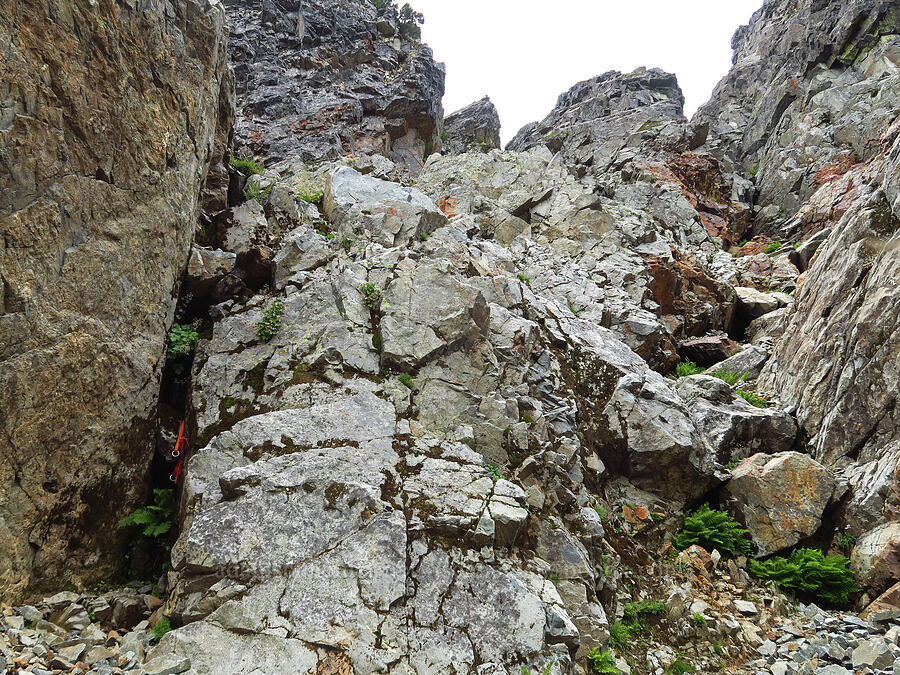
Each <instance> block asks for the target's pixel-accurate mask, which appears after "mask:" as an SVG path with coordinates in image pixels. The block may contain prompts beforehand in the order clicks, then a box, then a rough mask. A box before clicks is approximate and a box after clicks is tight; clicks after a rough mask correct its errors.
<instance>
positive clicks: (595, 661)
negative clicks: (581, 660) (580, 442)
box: [587, 647, 620, 675]
mask: <svg viewBox="0 0 900 675" xmlns="http://www.w3.org/2000/svg"><path fill="white" fill-rule="evenodd" d="M587 660H588V663H589V664H590V666H591V672H592V673H593V674H594V675H616V673H619V672H620V671H619V669H618V668H616V657H615V656H613V653H612V652H611V651H610V650H608V649H607V650H605V651H600V650H599V649H598V648H597V647H594V648H593V649H592V650H591V652H590V653H589V654H588V655H587Z"/></svg>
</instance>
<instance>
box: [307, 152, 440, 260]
mask: <svg viewBox="0 0 900 675" xmlns="http://www.w3.org/2000/svg"><path fill="white" fill-rule="evenodd" d="M323 206H324V209H325V214H326V215H327V216H328V219H329V221H330V222H331V224H332V226H333V227H335V228H336V229H337V231H338V232H340V233H341V235H343V236H344V237H347V238H348V239H352V238H354V237H364V238H366V239H371V240H372V241H375V242H377V243H379V244H381V245H383V246H403V245H405V244H408V243H410V242H411V241H415V240H416V239H418V238H419V237H421V236H423V235H426V234H429V233H430V232H431V231H432V230H434V229H436V228H438V227H440V226H441V225H443V224H444V223H446V222H447V218H446V216H445V215H444V214H443V213H441V211H440V209H438V207H437V206H435V205H434V203H433V202H432V201H431V200H430V199H429V198H428V197H427V196H426V195H425V194H424V193H423V192H422V191H421V190H418V189H416V188H408V187H403V186H401V185H397V184H396V183H391V182H388V181H384V180H380V179H378V178H372V177H371V176H364V175H362V174H361V173H359V172H358V171H356V170H355V169H351V168H350V167H346V166H344V167H340V168H337V169H335V170H334V171H332V172H331V173H329V174H328V180H327V182H326V184H325V199H324V202H323Z"/></svg>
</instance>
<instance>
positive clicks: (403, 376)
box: [397, 373, 415, 389]
mask: <svg viewBox="0 0 900 675" xmlns="http://www.w3.org/2000/svg"><path fill="white" fill-rule="evenodd" d="M397 379H398V380H400V384H402V385H403V386H405V387H407V388H408V389H414V388H415V385H414V384H413V379H412V375H410V374H409V373H399V374H398V375H397Z"/></svg>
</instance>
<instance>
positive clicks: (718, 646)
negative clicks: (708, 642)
mask: <svg viewBox="0 0 900 675" xmlns="http://www.w3.org/2000/svg"><path fill="white" fill-rule="evenodd" d="M712 648H713V651H714V652H715V653H716V655H717V656H727V654H726V653H725V647H723V646H722V643H720V642H719V641H718V640H713V641H712Z"/></svg>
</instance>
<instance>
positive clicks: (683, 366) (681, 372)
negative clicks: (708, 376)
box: [675, 359, 706, 377]
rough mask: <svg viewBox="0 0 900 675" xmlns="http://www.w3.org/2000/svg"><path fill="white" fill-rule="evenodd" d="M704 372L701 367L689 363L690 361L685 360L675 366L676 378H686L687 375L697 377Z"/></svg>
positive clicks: (691, 362)
mask: <svg viewBox="0 0 900 675" xmlns="http://www.w3.org/2000/svg"><path fill="white" fill-rule="evenodd" d="M704 370H706V369H705V368H704V367H703V366H698V365H697V364H696V363H694V362H693V361H691V360H690V359H685V360H684V361H682V362H681V363H679V364H678V365H677V366H675V374H676V375H678V377H687V376H688V375H699V374H700V373H702V372H703V371H704Z"/></svg>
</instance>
